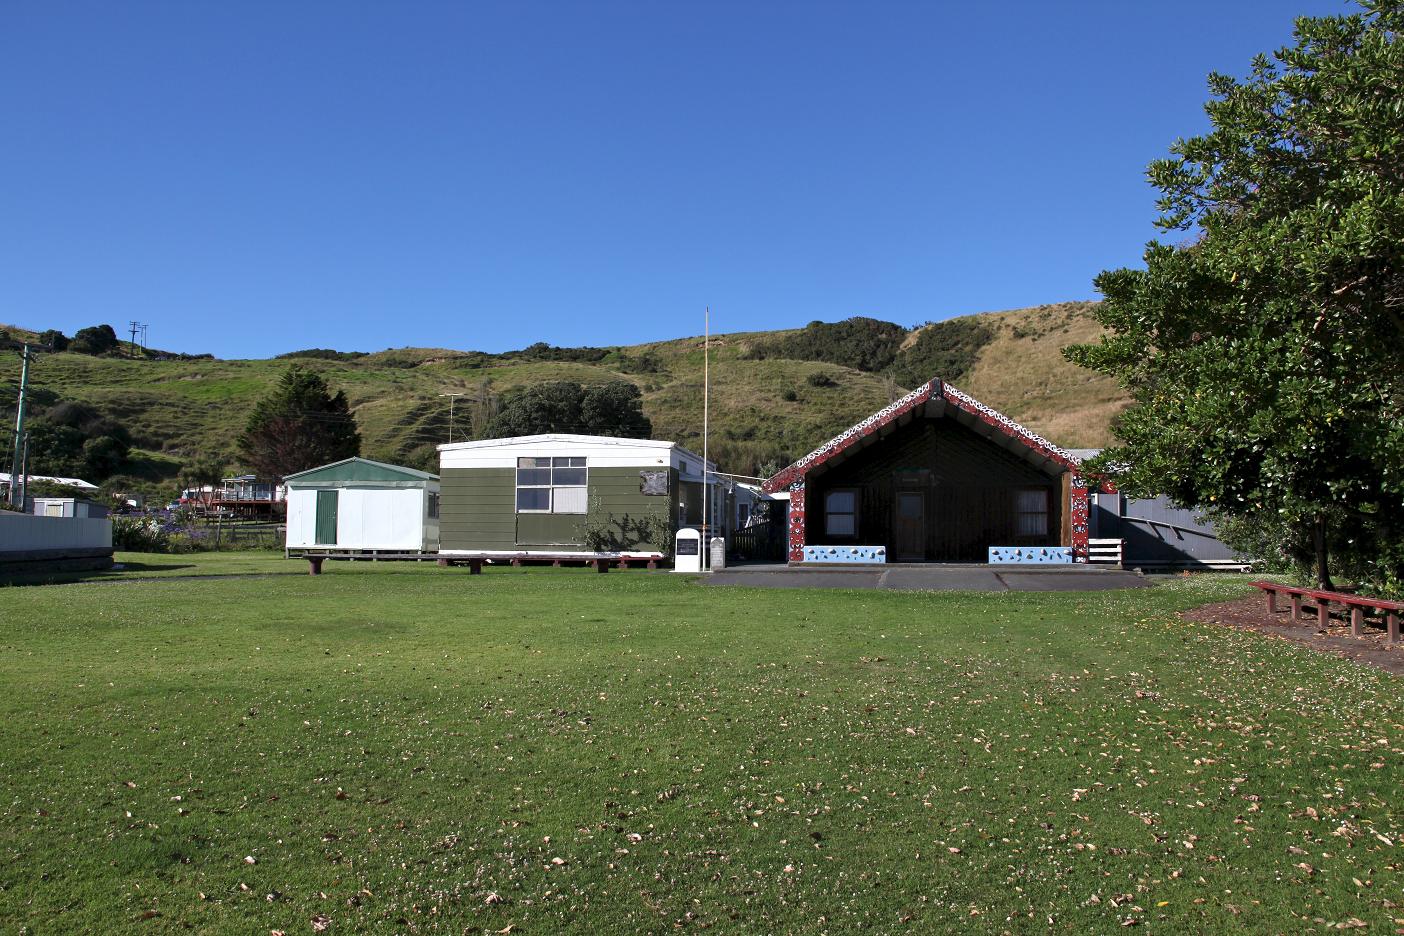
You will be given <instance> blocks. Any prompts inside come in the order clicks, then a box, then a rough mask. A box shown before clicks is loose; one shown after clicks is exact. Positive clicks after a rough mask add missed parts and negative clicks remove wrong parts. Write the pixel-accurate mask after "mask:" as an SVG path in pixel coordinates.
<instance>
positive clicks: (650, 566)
mask: <svg viewBox="0 0 1404 936" xmlns="http://www.w3.org/2000/svg"><path fill="white" fill-rule="evenodd" d="M656 568H658V560H656V559H650V560H648V570H649V571H650V572H652V571H653V570H654V569H656Z"/></svg>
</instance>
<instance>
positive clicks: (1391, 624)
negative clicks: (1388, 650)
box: [1385, 611, 1399, 643]
mask: <svg viewBox="0 0 1404 936" xmlns="http://www.w3.org/2000/svg"><path fill="white" fill-rule="evenodd" d="M1385 635H1386V636H1385V640H1387V641H1388V642H1389V643H1399V612H1398V611H1390V612H1389V613H1388V614H1386V615H1385Z"/></svg>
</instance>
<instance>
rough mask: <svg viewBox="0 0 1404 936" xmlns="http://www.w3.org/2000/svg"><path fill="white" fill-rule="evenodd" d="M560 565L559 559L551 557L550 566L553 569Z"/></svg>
mask: <svg viewBox="0 0 1404 936" xmlns="http://www.w3.org/2000/svg"><path fill="white" fill-rule="evenodd" d="M560 567H561V560H559V559H552V560H551V568H553V569H559V568H560Z"/></svg>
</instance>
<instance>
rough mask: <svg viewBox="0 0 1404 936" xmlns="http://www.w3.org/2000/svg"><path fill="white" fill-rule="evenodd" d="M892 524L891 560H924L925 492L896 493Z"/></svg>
mask: <svg viewBox="0 0 1404 936" xmlns="http://www.w3.org/2000/svg"><path fill="white" fill-rule="evenodd" d="M894 510H895V512H896V517H894V518H893V522H892V538H893V540H894V542H893V544H892V545H893V558H894V559H896V560H897V561H898V562H920V561H922V560H923V559H925V558H926V492H925V491H898V492H897V499H896V502H895V504H894Z"/></svg>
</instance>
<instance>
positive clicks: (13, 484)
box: [10, 345, 31, 510]
mask: <svg viewBox="0 0 1404 936" xmlns="http://www.w3.org/2000/svg"><path fill="white" fill-rule="evenodd" d="M30 358H31V355H30V353H29V345H25V346H24V350H23V351H21V352H20V362H21V363H20V386H19V405H18V406H16V407H15V448H14V457H13V458H12V459H11V460H10V506H11V507H18V508H19V509H20V510H23V509H24V501H22V500H20V497H21V496H22V495H21V494H20V474H21V473H23V471H24V440H25V434H24V404H25V400H26V398H27V396H28V394H29V361H30Z"/></svg>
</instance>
